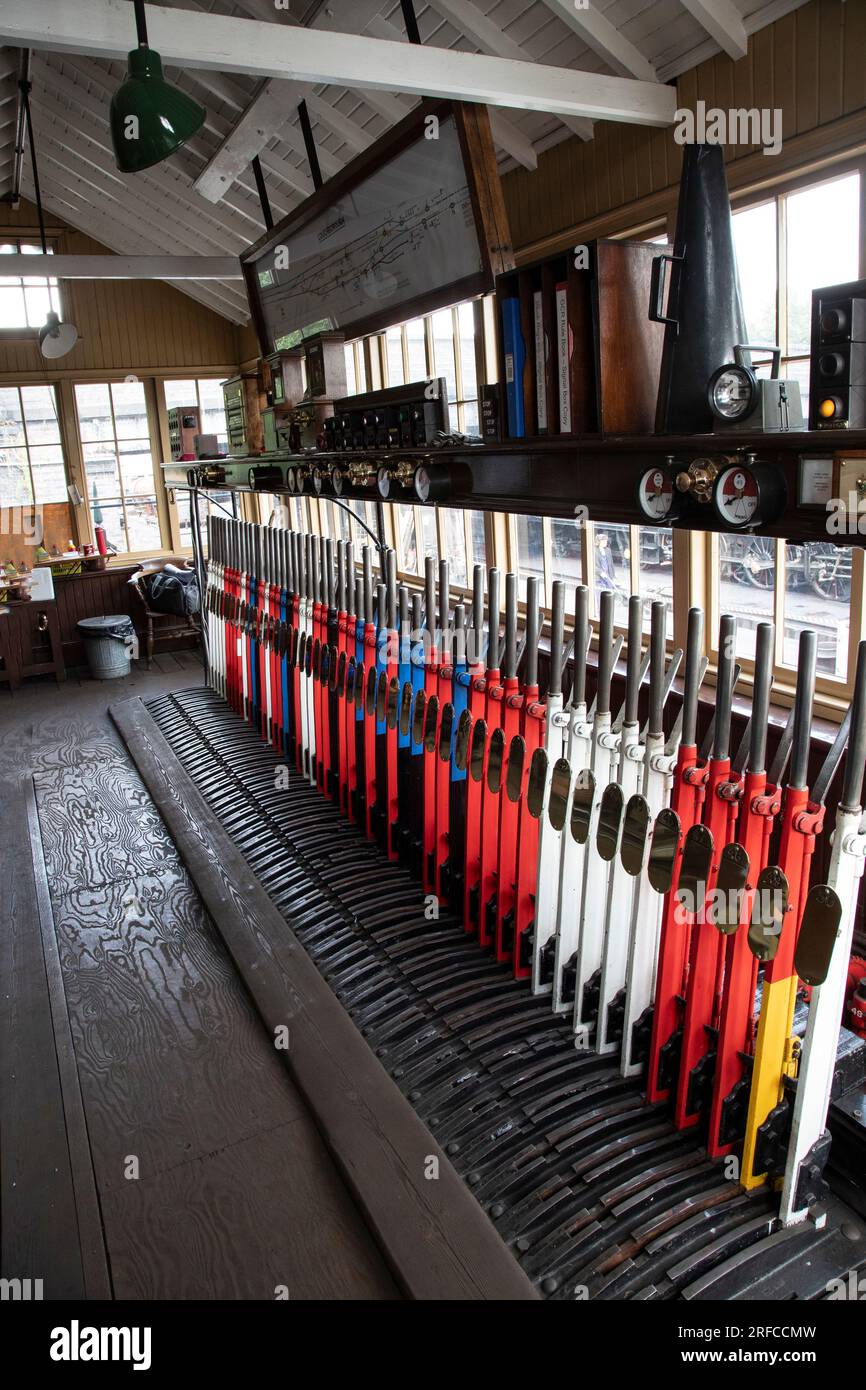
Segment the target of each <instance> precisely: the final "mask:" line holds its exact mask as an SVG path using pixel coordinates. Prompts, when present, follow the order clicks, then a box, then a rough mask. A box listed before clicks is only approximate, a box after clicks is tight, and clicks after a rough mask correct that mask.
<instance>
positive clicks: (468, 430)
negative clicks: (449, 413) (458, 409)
mask: <svg viewBox="0 0 866 1390" xmlns="http://www.w3.org/2000/svg"><path fill="white" fill-rule="evenodd" d="M463 433H464V434H475V435H478V436H480V435H481V424H480V422H479V419H478V402H477V401H467V402H466V403H465V405H464V406H463Z"/></svg>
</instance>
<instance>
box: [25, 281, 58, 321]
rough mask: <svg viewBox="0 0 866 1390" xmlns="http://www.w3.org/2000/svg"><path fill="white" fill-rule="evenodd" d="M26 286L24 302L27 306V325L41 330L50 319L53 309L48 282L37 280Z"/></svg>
mask: <svg viewBox="0 0 866 1390" xmlns="http://www.w3.org/2000/svg"><path fill="white" fill-rule="evenodd" d="M25 284H26V286H27V287H26V289H25V290H24V300H25V303H26V305H27V325H28V327H29V328H41V327H42V325H43V324H44V322H45V320H46V319H47V318H48V314H49V311H50V309H51V296H50V294H49V292H48V282H47V280H41V281H40V280H36V281H33V282H31V283H27V282H25Z"/></svg>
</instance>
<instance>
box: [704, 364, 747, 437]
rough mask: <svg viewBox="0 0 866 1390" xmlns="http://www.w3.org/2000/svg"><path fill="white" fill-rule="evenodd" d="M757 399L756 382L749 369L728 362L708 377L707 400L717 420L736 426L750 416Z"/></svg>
mask: <svg viewBox="0 0 866 1390" xmlns="http://www.w3.org/2000/svg"><path fill="white" fill-rule="evenodd" d="M757 399H758V381H757V377H756V376H755V373H754V372H753V371H752V370H751V368H749V367H741V366H738V365H737V364H735V363H733V362H730V363H728V364H727V365H726V366H724V367H719V369H718V371H716V372H713V375H712V376H711V377H710V382H709V386H708V387H707V400H708V401H709V406H710V410H711V411H712V412H713V414H714V415H715V417H716V419H717V420H722V421H723V422H724V423H726V424H736V423H737V421H739V420H742V419H744V417H745V416H746V415H750V414H751V412H752V411H753V410H754V408H755V405H756V404H757Z"/></svg>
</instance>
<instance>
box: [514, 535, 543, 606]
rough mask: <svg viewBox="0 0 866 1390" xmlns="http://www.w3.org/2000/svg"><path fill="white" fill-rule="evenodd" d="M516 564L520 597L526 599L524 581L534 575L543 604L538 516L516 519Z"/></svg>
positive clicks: (541, 557) (541, 545) (541, 548)
mask: <svg viewBox="0 0 866 1390" xmlns="http://www.w3.org/2000/svg"><path fill="white" fill-rule="evenodd" d="M517 564H518V569H519V571H520V574H519V589H520V597H521V598H522V599H525V598H526V580H527V578H528V577H529V575H535V577H536V578H537V580H538V593H539V599H540V601H541V602H542V603H544V602H545V593H544V531H543V526H542V521H541V517H540V516H518V518H517Z"/></svg>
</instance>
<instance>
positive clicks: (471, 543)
mask: <svg viewBox="0 0 866 1390" xmlns="http://www.w3.org/2000/svg"><path fill="white" fill-rule="evenodd" d="M391 510H392V512H393V525H394V541H395V544H396V549H397V567H398V569H399V572H400V574H401V575H404V576H405V577H406V578H416V579H417V578H422V577H423V575H424V561H425V558H426V557H427V556H428V555H432V556H433V559H434V560H436V562H437V564H438V562H439V558H440V556H441V557H442V559H446V560H447V561H448V563H449V565H450V574H451V583H452V585H453V587H454V588H455V589H465V590H467V591H468V590H471V588H472V579H473V571H474V567H475V565H486V564H487V540H486V532H485V525H484V513H483V512H476V511H464V510H461V509H460V508H458V507H416V506H408V505H406V504H404V503H398V504H397V505H396V506H395V507H393V509H391Z"/></svg>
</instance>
